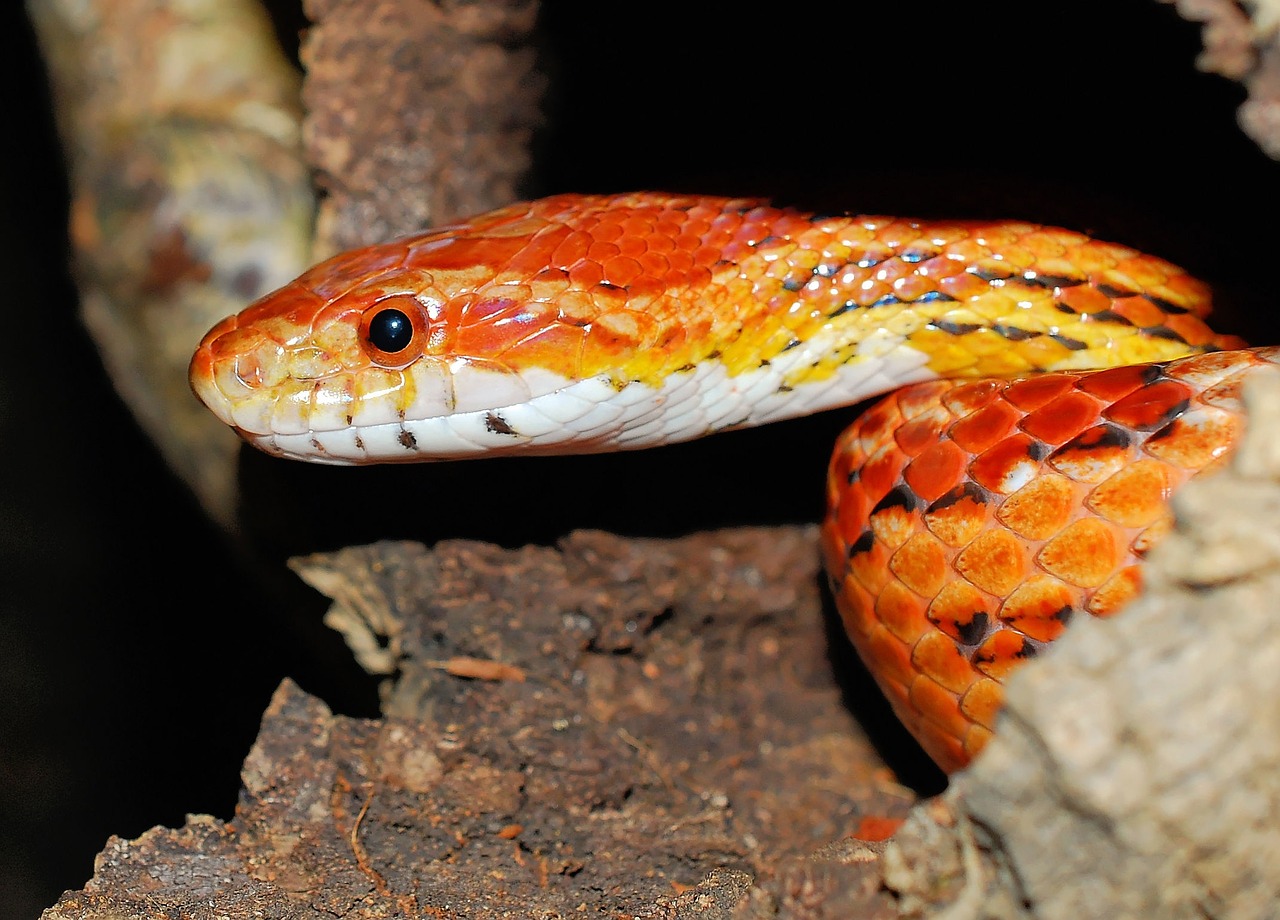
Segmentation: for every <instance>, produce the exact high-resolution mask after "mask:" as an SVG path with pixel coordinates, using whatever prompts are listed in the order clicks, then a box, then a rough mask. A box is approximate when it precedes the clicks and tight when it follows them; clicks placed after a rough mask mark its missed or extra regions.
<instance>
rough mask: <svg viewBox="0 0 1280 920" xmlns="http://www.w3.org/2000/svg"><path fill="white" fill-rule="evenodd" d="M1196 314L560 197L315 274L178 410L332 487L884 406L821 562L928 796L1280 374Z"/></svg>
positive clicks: (1098, 602) (730, 217) (1169, 291)
mask: <svg viewBox="0 0 1280 920" xmlns="http://www.w3.org/2000/svg"><path fill="white" fill-rule="evenodd" d="M1208 309H1209V294H1208V291H1207V289H1206V288H1205V286H1204V285H1203V284H1201V283H1200V282H1197V281H1195V280H1194V279H1192V278H1191V277H1189V276H1188V275H1187V274H1186V273H1185V272H1183V271H1182V270H1181V269H1178V268H1176V267H1175V266H1173V265H1170V264H1169V263H1167V262H1164V261H1163V260H1160V259H1157V258H1154V257H1151V256H1146V255H1143V254H1140V253H1137V252H1135V251H1133V250H1131V249H1128V248H1126V247H1123V246H1118V245H1114V244H1110V243H1104V242H1100V241H1097V240H1093V239H1090V238H1088V237H1086V236H1084V235H1081V234H1079V233H1074V232H1071V231H1066V230H1060V229H1056V228H1050V227H1043V226H1038V225H1033V224H1024V223H980V222H945V223H944V222H921V221H911V220H902V219H894V218H884V217H866V216H850V215H813V214H806V213H801V212H798V211H794V210H789V209H785V208H775V207H771V206H769V205H767V204H764V203H762V202H759V201H755V200H749V199H721V198H710V197H701V196H673V195H663V194H657V193H636V194H630V195H619V196H583V195H561V196H557V197H554V198H549V199H543V200H540V201H536V202H532V203H523V204H519V205H513V206H511V207H509V208H504V209H501V210H499V211H496V212H492V213H490V214H486V215H481V216H479V217H476V218H473V219H472V220H470V221H467V222H464V223H461V224H457V225H453V226H449V227H442V228H438V229H435V230H432V231H429V232H426V233H423V234H419V235H416V236H412V237H407V238H405V239H401V240H395V241H391V242H388V243H384V244H379V245H376V246H372V247H367V248H365V249H362V250H358V251H355V252H351V253H346V254H342V255H339V256H336V257H334V258H333V259H330V260H329V261H327V262H325V263H322V264H321V265H319V266H316V267H315V268H313V269H311V270H310V271H308V272H307V273H305V274H304V275H302V276H301V277H300V278H299V279H297V280H296V281H295V282H293V283H292V284H290V285H288V286H286V287H284V288H282V289H281V290H279V291H277V292H275V293H274V294H271V295H268V296H267V297H265V298H263V299H262V300H260V301H258V302H257V303H255V304H253V305H251V306H249V307H248V308H246V309H245V310H244V311H242V312H241V313H240V314H238V315H237V316H235V317H229V318H228V319H227V320H224V321H223V322H222V323H220V324H219V325H218V326H216V327H215V328H214V329H213V330H211V331H210V332H209V333H208V334H207V335H206V336H205V338H204V340H203V341H202V343H201V345H200V347H199V349H198V350H197V352H196V355H195V357H194V358H193V360H192V365H191V381H192V386H193V388H194V389H195V391H196V393H197V395H198V396H199V397H200V398H201V399H202V400H203V401H204V402H205V403H206V404H207V405H208V406H209V407H210V408H211V409H212V410H213V411H214V412H215V414H217V415H218V416H219V417H220V418H221V419H222V420H223V421H224V422H226V423H227V424H230V425H232V426H233V427H235V428H236V429H237V430H238V431H239V432H240V433H241V434H242V435H243V436H244V437H245V438H246V440H248V441H250V443H253V444H254V445H255V446H257V447H259V448H261V449H263V450H266V451H267V452H269V453H273V454H277V455H280V456H286V457H294V458H299V459H306V460H313V461H317V462H327V463H341V464H348V463H366V462H407V461H420V460H432V459H445V458H453V457H464V456H491V455H497V454H513V453H524V454H536V453H565V452H595V451H604V450H617V449H628V448H639V447H648V446H654V445H658V444H663V443H670V442H674V441H680V440H687V439H690V438H694V437H699V436H701V435H704V434H709V433H712V432H715V431H721V430H729V429H733V428H738V427H743V426H748V425H756V424H761V423H764V422H768V421H773V420H776V419H784V418H789V417H793V416H797V415H802V414H806V413H809V412H815V411H819V410H822V409H827V408H832V407H835V406H842V405H848V404H851V403H854V402H858V401H860V400H863V399H866V398H868V397H870V396H873V395H879V394H882V393H885V392H888V391H893V392H892V395H890V396H889V397H888V398H887V399H886V400H885V401H883V402H881V403H880V404H878V405H877V406H876V407H874V408H873V409H871V410H870V411H869V412H868V413H866V414H865V415H863V416H862V418H860V419H859V420H858V421H857V422H855V423H854V425H853V426H851V427H850V428H849V429H848V430H847V431H846V432H845V433H844V434H843V435H842V436H841V438H840V440H839V443H838V445H837V448H836V451H835V454H834V456H833V459H832V462H831V466H830V474H829V478H828V503H829V507H828V512H827V515H826V520H825V524H824V528H823V532H824V550H825V555H826V563H827V569H828V573H829V576H830V580H831V583H832V588H833V591H834V593H835V596H836V598H837V602H838V606H839V607H840V610H841V614H842V617H843V619H844V622H845V626H846V630H847V632H848V634H849V636H850V638H851V639H852V641H853V643H854V645H855V647H857V649H858V651H859V653H860V654H861V655H862V657H863V659H864V660H865V661H866V662H867V664H868V667H869V669H870V670H871V672H872V673H873V675H874V676H875V677H876V680H877V682H878V683H879V684H880V686H881V688H882V689H883V690H884V692H885V694H886V695H887V696H888V698H889V700H890V702H891V703H892V704H893V706H894V709H895V711H896V712H897V713H898V715H899V717H900V718H902V719H903V721H904V723H905V724H906V725H907V727H908V728H909V729H910V730H911V731H912V733H913V734H914V735H915V736H916V737H917V739H918V740H919V741H920V742H921V744H922V746H923V747H924V748H925V750H926V751H928V752H929V754H930V755H931V756H932V757H933V758H934V759H935V760H936V761H937V762H938V763H939V764H940V765H941V766H942V767H943V768H944V769H948V770H951V769H956V768H959V767H961V766H963V765H964V764H965V763H967V761H968V760H969V758H970V757H971V756H973V755H974V754H975V753H976V752H977V751H978V750H979V749H980V748H981V746H982V745H983V744H984V743H985V741H986V740H987V738H988V737H989V735H990V732H991V729H992V727H993V724H994V718H995V714H996V712H997V711H998V709H999V705H1000V702H1001V697H1002V690H1001V681H1002V680H1003V678H1004V677H1005V675H1006V674H1007V673H1008V672H1009V670H1010V669H1011V668H1012V667H1014V666H1016V664H1017V663H1018V662H1019V661H1021V660H1023V659H1025V658H1028V657H1031V656H1033V655H1034V654H1036V653H1037V652H1038V651H1039V650H1040V649H1042V648H1043V647H1044V646H1045V645H1046V644H1047V643H1048V642H1051V641H1052V640H1053V639H1054V638H1055V637H1056V636H1057V635H1058V634H1059V633H1060V632H1061V630H1062V628H1063V627H1064V625H1065V623H1066V622H1067V620H1069V619H1070V617H1071V616H1073V615H1075V614H1076V613H1079V612H1084V611H1087V612H1089V613H1092V614H1095V615H1108V614H1110V613H1112V612H1114V611H1115V610H1116V609H1118V608H1120V607H1121V606H1123V604H1124V602H1125V601H1126V600H1127V599H1128V598H1129V597H1130V596H1132V594H1133V593H1134V592H1135V591H1136V589H1137V585H1138V582H1139V576H1138V568H1137V566H1138V564H1139V562H1140V559H1141V557H1142V555H1144V554H1145V552H1146V551H1147V550H1148V549H1149V547H1150V545H1152V544H1153V543H1154V542H1155V541H1156V540H1158V538H1159V535H1160V533H1161V532H1162V530H1163V529H1164V528H1166V527H1167V526H1168V522H1169V512H1168V511H1167V508H1166V505H1165V499H1166V498H1167V496H1168V494H1169V493H1170V492H1171V491H1172V490H1173V489H1175V488H1176V487H1177V486H1178V485H1180V484H1181V482H1183V481H1185V480H1186V479H1187V478H1189V477H1190V476H1192V475H1194V474H1195V473H1197V472H1199V471H1200V470H1202V469H1206V468H1209V467H1211V466H1213V465H1214V464H1216V463H1218V462H1220V460H1221V458H1222V457H1223V456H1224V454H1225V452H1226V451H1227V450H1229V448H1230V446H1231V444H1232V443H1233V440H1234V438H1235V437H1237V436H1238V432H1239V428H1240V415H1239V406H1238V400H1237V394H1236V388H1237V387H1238V383H1239V377H1240V375H1241V373H1242V372H1243V371H1244V370H1246V369H1248V368H1250V367H1252V366H1254V365H1256V364H1260V363H1266V362H1274V361H1280V352H1273V351H1272V350H1266V349H1263V350H1256V351H1237V350H1231V349H1235V348H1237V347H1238V345H1239V344H1240V343H1238V342H1237V341H1235V340H1232V339H1230V338H1227V337H1221V336H1217V335H1215V334H1214V333H1213V332H1211V331H1210V330H1209V328H1208V327H1207V326H1206V325H1205V323H1204V322H1203V317H1204V315H1205V314H1206V313H1207V312H1208ZM1153 362H1154V363H1153ZM1090 368H1111V370H1103V371H1100V372H1097V373H1095V374H1089V373H1086V369H1090ZM906 384H914V386H911V387H908V388H906V389H898V388H899V387H901V386H903V385H906Z"/></svg>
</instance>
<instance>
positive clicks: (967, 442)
mask: <svg viewBox="0 0 1280 920" xmlns="http://www.w3.org/2000/svg"><path fill="white" fill-rule="evenodd" d="M1020 418H1022V413H1020V412H1019V411H1018V410H1017V409H1015V408H1014V407H1013V406H1011V405H1009V404H1008V403H1007V402H1005V401H1004V400H997V401H995V402H992V403H990V404H988V405H986V406H983V407H982V408H981V409H978V410H976V411H974V412H972V413H970V414H969V415H966V416H965V417H964V418H961V419H960V420H959V421H957V422H955V423H954V424H952V426H951V428H950V429H949V430H948V431H947V434H948V436H949V437H950V438H951V440H952V441H954V442H955V443H956V444H958V445H960V446H961V447H963V448H964V449H965V450H967V451H969V452H970V453H974V454H980V453H982V452H983V451H985V450H988V449H990V448H991V447H992V446H994V445H995V444H996V443H997V442H999V441H1000V440H1001V439H1003V438H1004V437H1006V436H1007V435H1008V434H1009V433H1010V432H1011V431H1013V429H1014V426H1015V425H1017V424H1018V420H1019V419H1020Z"/></svg>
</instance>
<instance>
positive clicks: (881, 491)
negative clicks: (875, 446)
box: [858, 447, 907, 502]
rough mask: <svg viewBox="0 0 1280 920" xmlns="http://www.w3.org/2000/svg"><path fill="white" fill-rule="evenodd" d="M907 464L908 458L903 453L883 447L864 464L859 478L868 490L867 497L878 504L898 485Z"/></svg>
mask: <svg viewBox="0 0 1280 920" xmlns="http://www.w3.org/2000/svg"><path fill="white" fill-rule="evenodd" d="M906 464H907V458H906V457H904V456H903V455H902V453H901V452H899V451H896V450H891V449H889V448H887V447H882V448H881V449H880V450H878V451H877V452H876V453H875V454H874V455H873V456H872V457H871V459H870V460H868V461H867V462H866V463H864V464H863V466H862V472H861V474H860V475H859V477H858V478H859V479H860V480H861V482H862V486H863V488H864V489H866V490H867V495H868V496H869V497H871V498H873V499H874V501H877V502H878V501H880V499H882V498H884V497H885V496H886V495H888V494H889V490H890V489H892V488H893V487H894V486H895V485H897V484H898V477H899V476H901V475H902V468H903V467H904V466H906Z"/></svg>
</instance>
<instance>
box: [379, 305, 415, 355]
mask: <svg viewBox="0 0 1280 920" xmlns="http://www.w3.org/2000/svg"><path fill="white" fill-rule="evenodd" d="M412 339H413V323H411V322H409V317H407V316H405V315H404V314H403V313H401V312H400V311H399V310H392V309H386V310H383V311H382V312H381V313H379V314H378V315H377V316H375V317H374V318H373V319H372V320H370V321H369V341H370V343H372V345H373V347H374V348H377V349H378V350H379V351H385V352H387V353H388V354H395V353H396V352H397V351H404V350H405V349H406V348H408V347H409V342H410V341H411V340H412Z"/></svg>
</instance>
